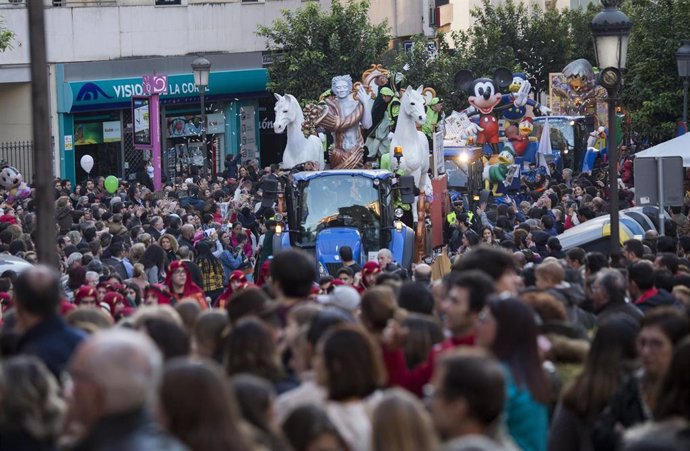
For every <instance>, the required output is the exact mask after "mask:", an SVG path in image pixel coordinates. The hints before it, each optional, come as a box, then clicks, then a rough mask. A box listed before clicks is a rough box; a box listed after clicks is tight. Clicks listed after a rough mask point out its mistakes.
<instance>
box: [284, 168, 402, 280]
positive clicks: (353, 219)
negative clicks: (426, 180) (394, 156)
mask: <svg viewBox="0 0 690 451" xmlns="http://www.w3.org/2000/svg"><path fill="white" fill-rule="evenodd" d="M410 179H411V177H396V176H395V175H394V174H393V173H391V172H389V171H385V170H363V169H362V170H355V169H353V170H342V169H341V170H327V171H316V172H297V173H295V174H292V175H291V179H290V181H289V182H288V183H287V184H286V186H285V210H286V211H285V213H286V216H287V218H286V219H287V223H286V227H285V228H284V229H283V228H281V230H280V231H279V232H277V233H276V240H275V241H274V243H276V244H277V247H276V244H274V251H277V250H278V249H279V248H281V247H283V248H284V247H296V248H301V249H307V250H309V251H311V252H314V255H315V257H316V261H317V264H318V270H319V273H320V274H331V275H335V273H336V271H337V270H338V268H340V267H341V266H342V262H341V261H340V257H339V255H338V251H339V249H340V247H342V246H349V247H351V248H352V251H353V256H354V260H355V261H357V262H359V263H360V264H364V263H365V262H366V261H367V260H370V259H372V258H375V255H376V253H377V252H378V251H379V250H380V249H383V248H387V249H390V251H391V252H392V253H393V259H394V260H395V261H396V262H398V263H399V264H400V265H401V266H403V267H405V268H410V266H411V264H412V258H413V250H414V236H415V234H414V231H413V230H412V229H411V228H410V227H408V226H406V225H405V224H403V222H402V221H401V220H400V217H402V211H400V209H397V208H394V202H395V200H396V199H398V200H400V201H402V202H405V201H407V202H408V203H409V201H410V196H414V194H413V193H412V190H413V181H412V180H410Z"/></svg>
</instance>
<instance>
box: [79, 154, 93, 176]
mask: <svg viewBox="0 0 690 451" xmlns="http://www.w3.org/2000/svg"><path fill="white" fill-rule="evenodd" d="M79 163H80V164H81V168H82V169H83V170H84V171H86V173H87V174H90V173H91V169H93V157H92V156H91V155H84V156H83V157H81V160H80V161H79Z"/></svg>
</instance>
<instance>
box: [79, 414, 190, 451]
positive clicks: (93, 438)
mask: <svg viewBox="0 0 690 451" xmlns="http://www.w3.org/2000/svg"><path fill="white" fill-rule="evenodd" d="M125 450H126V451H154V450H161V451H162V450H165V451H186V450H187V447H185V446H184V445H183V444H182V443H180V442H179V441H177V440H176V439H175V438H173V437H171V436H169V435H168V434H166V433H165V432H164V431H163V430H162V429H161V428H160V426H158V425H157V424H156V423H155V422H154V421H153V420H152V419H151V416H150V415H149V414H148V413H147V412H146V411H144V410H143V409H138V410H135V411H134V412H129V413H125V414H119V415H110V416H108V417H106V418H103V419H101V420H100V421H99V422H98V423H96V425H95V426H94V427H93V428H92V429H91V431H89V433H88V435H87V436H86V437H85V438H84V440H82V441H81V442H79V443H78V444H77V445H76V446H75V447H74V448H73V449H72V451H125Z"/></svg>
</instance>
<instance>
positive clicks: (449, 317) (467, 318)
mask: <svg viewBox="0 0 690 451" xmlns="http://www.w3.org/2000/svg"><path fill="white" fill-rule="evenodd" d="M443 283H444V289H445V294H444V297H443V301H442V302H441V314H442V317H443V322H444V326H445V328H446V329H447V330H448V331H449V332H450V337H449V338H448V339H446V340H445V341H443V342H441V343H439V344H437V345H436V346H434V347H433V349H432V350H431V352H430V353H429V356H428V358H427V361H426V362H424V363H421V364H420V365H418V366H417V367H415V368H408V367H407V364H406V363H405V354H404V352H403V350H402V349H401V347H400V344H401V341H402V340H403V339H404V334H402V333H401V331H400V330H399V329H398V330H396V328H395V326H393V327H390V328H389V330H388V331H386V332H385V333H384V337H383V359H384V362H385V365H386V370H387V371H388V375H389V379H388V385H391V386H394V385H397V386H401V387H403V388H406V389H408V390H409V391H411V392H412V393H414V394H416V395H417V396H420V397H421V396H422V394H423V389H424V386H425V385H426V384H428V383H429V381H430V380H431V376H432V375H433V371H434V365H435V364H436V361H437V360H438V357H439V356H440V355H441V354H442V353H444V352H446V351H448V350H449V349H453V348H456V347H458V346H474V344H475V322H476V320H477V318H478V316H479V312H480V311H481V310H482V309H483V308H484V305H486V301H487V298H488V297H489V296H490V295H491V294H493V293H494V282H493V280H491V278H490V277H488V276H487V275H486V274H485V273H483V272H481V271H477V270H467V271H462V272H459V271H452V272H451V273H450V274H448V275H446V276H445V278H444V280H443ZM393 324H395V323H394V322H392V323H391V325H393Z"/></svg>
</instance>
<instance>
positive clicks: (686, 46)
mask: <svg viewBox="0 0 690 451" xmlns="http://www.w3.org/2000/svg"><path fill="white" fill-rule="evenodd" d="M676 62H677V63H678V76H679V77H680V78H681V79H682V80H683V123H684V124H685V126H686V127H687V125H688V84H690V40H688V39H685V40H683V45H681V46H680V48H679V49H678V50H677V51H676Z"/></svg>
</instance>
